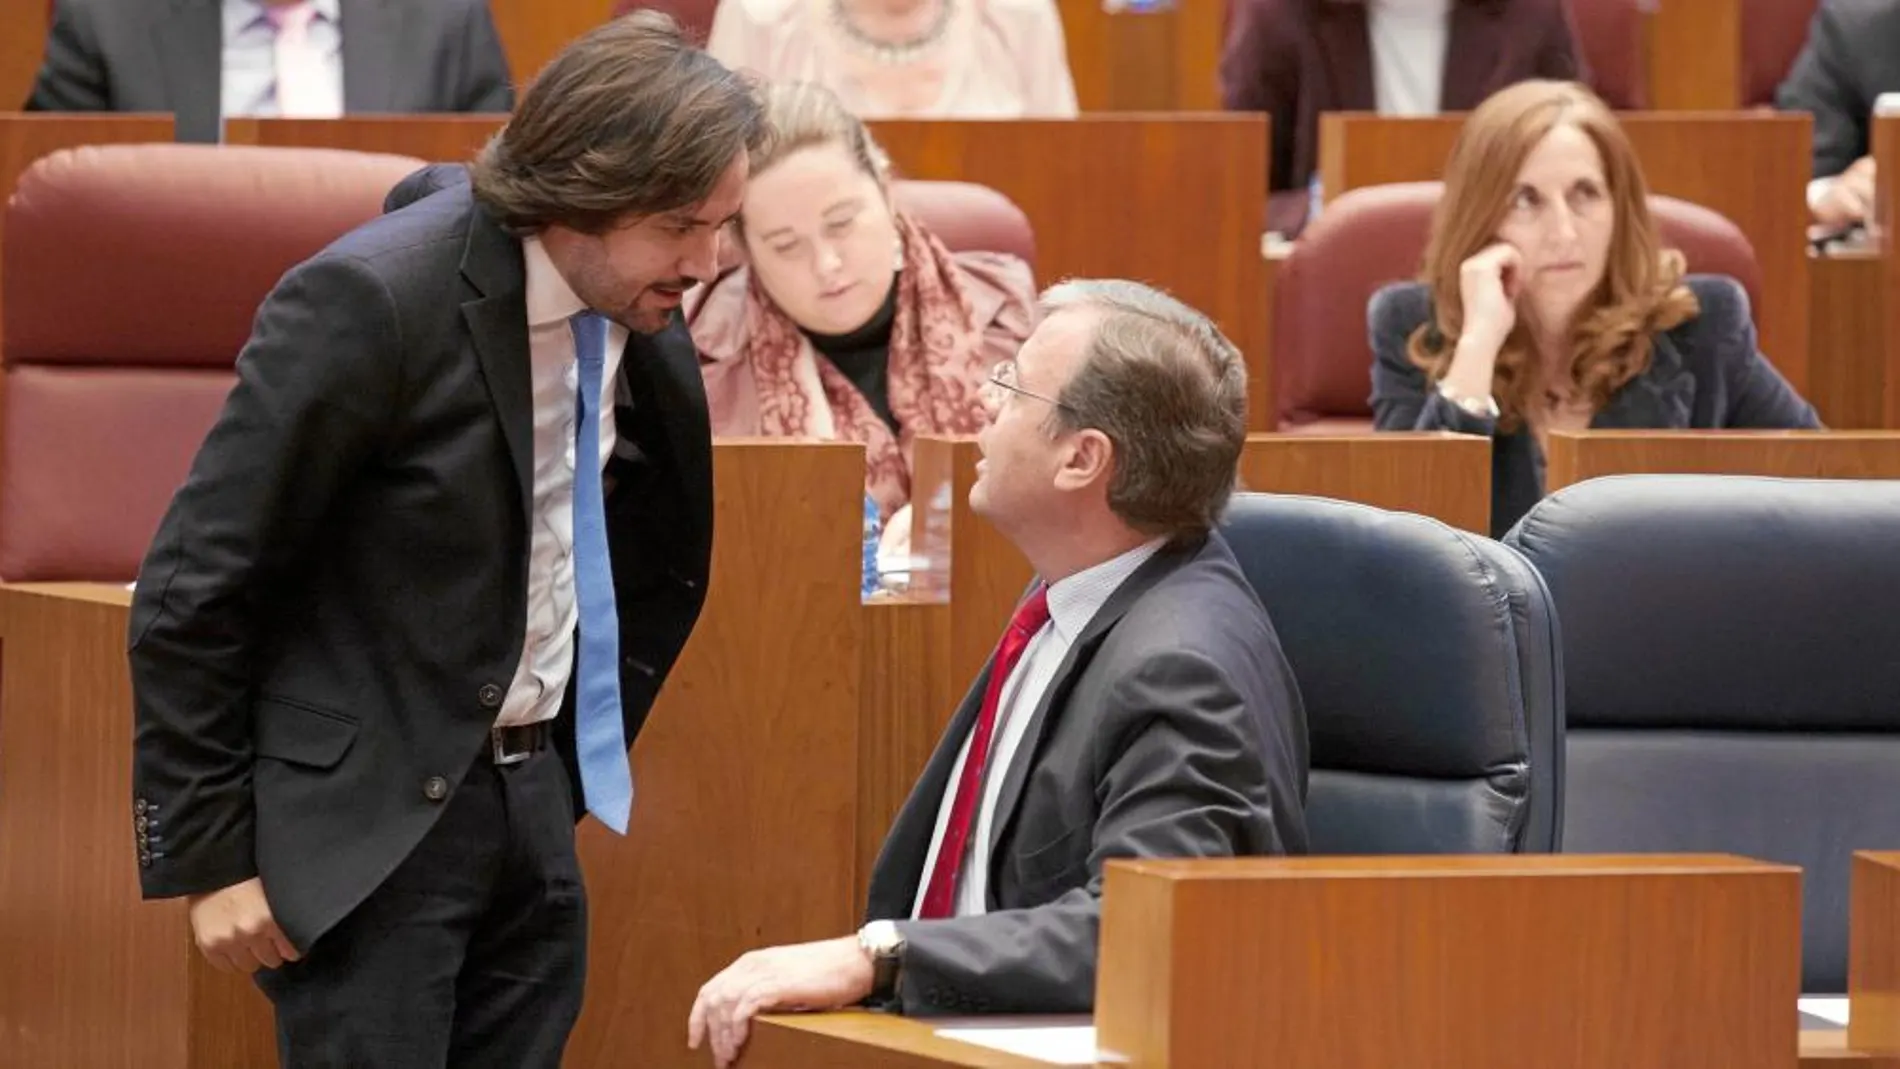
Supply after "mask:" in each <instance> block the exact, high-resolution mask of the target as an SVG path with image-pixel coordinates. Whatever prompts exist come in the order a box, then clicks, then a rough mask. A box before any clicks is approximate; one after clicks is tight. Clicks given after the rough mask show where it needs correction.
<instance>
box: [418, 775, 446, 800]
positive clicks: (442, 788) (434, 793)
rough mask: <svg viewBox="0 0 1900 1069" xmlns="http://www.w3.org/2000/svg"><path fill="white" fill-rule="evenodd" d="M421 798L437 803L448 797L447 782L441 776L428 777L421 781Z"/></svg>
mask: <svg viewBox="0 0 1900 1069" xmlns="http://www.w3.org/2000/svg"><path fill="white" fill-rule="evenodd" d="M422 796H423V797H424V798H427V799H428V800H429V801H431V802H439V801H441V800H442V799H444V798H447V797H448V796H449V781H448V780H445V779H443V778H442V777H441V776H430V777H429V778H428V779H426V780H423V781H422Z"/></svg>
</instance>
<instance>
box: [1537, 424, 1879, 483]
mask: <svg viewBox="0 0 1900 1069" xmlns="http://www.w3.org/2000/svg"><path fill="white" fill-rule="evenodd" d="M1645 474H1692V475H1768V476H1776V477H1780V478H1790V479H1900V431H1741V430H1736V431H1553V432H1551V435H1550V452H1549V456H1548V458H1547V466H1546V468H1545V477H1544V485H1545V490H1546V492H1550V493H1554V492H1556V491H1557V490H1559V489H1561V488H1563V487H1566V486H1569V485H1570V484H1572V483H1580V482H1583V481H1584V480H1586V479H1596V478H1600V477H1602V476H1605V475H1645Z"/></svg>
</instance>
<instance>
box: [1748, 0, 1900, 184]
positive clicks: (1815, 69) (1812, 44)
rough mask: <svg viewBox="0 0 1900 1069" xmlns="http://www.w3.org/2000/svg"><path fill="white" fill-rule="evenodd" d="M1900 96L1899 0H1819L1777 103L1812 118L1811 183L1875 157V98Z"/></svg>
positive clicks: (1776, 99) (1782, 85) (1777, 94)
mask: <svg viewBox="0 0 1900 1069" xmlns="http://www.w3.org/2000/svg"><path fill="white" fill-rule="evenodd" d="M1896 91H1900V0H1821V5H1820V6H1819V7H1818V8H1816V9H1815V11H1814V21H1812V22H1811V23H1809V24H1808V43H1807V44H1806V45H1803V46H1802V48H1801V54H1800V55H1799V56H1797V57H1796V58H1795V61H1794V67H1793V68H1791V69H1790V70H1789V71H1788V79H1787V81H1785V82H1782V83H1781V88H1780V90H1779V91H1777V92H1776V94H1775V103H1776V104H1777V105H1778V106H1780V107H1782V108H1784V109H1787V110H1790V111H1807V112H1813V113H1814V177H1816V178H1826V177H1828V176H1829V175H1836V174H1840V173H1841V172H1842V171H1845V170H1847V168H1848V166H1849V165H1850V164H1852V163H1853V162H1854V161H1855V160H1858V159H1860V158H1861V157H1862V156H1865V155H1867V153H1868V152H1870V151H1872V149H1871V147H1870V135H1869V125H1870V123H1869V117H1870V116H1871V115H1872V113H1873V109H1874V98H1876V97H1878V96H1879V95H1880V94H1882V93H1891V92H1896Z"/></svg>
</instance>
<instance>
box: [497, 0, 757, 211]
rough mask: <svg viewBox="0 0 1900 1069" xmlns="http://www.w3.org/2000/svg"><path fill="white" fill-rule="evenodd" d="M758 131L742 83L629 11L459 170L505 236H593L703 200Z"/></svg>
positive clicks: (564, 59) (750, 95)
mask: <svg viewBox="0 0 1900 1069" xmlns="http://www.w3.org/2000/svg"><path fill="white" fill-rule="evenodd" d="M765 133H766V127H765V118H764V110H763V108H762V107H761V105H760V101H759V97H758V94H757V92H756V90H755V88H754V86H753V85H752V84H751V82H749V81H748V80H747V79H745V78H743V77H741V76H740V75H738V74H735V73H733V72H732V71H729V70H727V69H726V68H725V67H723V66H721V65H720V63H719V61H718V60H715V59H713V58H712V57H711V56H710V55H707V54H706V53H705V52H703V51H701V50H700V49H698V48H695V47H693V45H692V44H691V42H689V41H688V40H687V38H686V36H685V34H684V33H682V32H681V30H680V28H679V26H678V25H677V24H676V23H674V21H673V20H672V19H671V18H669V17H667V16H666V15H663V14H660V13H659V12H655V11H636V12H634V13H632V14H630V15H625V16H622V17H621V18H617V19H615V20H613V21H612V22H609V23H607V24H606V25H604V26H600V27H597V28H595V29H594V30H592V31H591V32H589V33H587V34H586V35H585V36H583V37H581V38H580V39H578V40H576V41H575V42H574V43H573V44H570V45H568V46H567V47H566V48H565V49H563V50H562V51H561V53H560V54H559V55H557V56H555V57H554V59H553V60H552V61H551V62H549V63H548V65H547V66H546V67H545V68H543V69H542V71H541V73H540V75H539V76H538V77H536V78H535V80H534V84H533V85H531V86H529V87H528V90H527V92H526V93H525V94H523V96H522V98H521V103H520V104H519V105H518V106H517V107H516V108H515V113H514V116H513V117H512V118H510V119H509V121H508V125H507V126H505V127H503V128H502V129H501V131H500V132H499V133H497V134H496V135H495V136H494V137H493V138H491V139H490V140H489V142H488V144H487V145H486V146H485V147H484V148H483V149H482V151H481V153H480V155H478V156H477V157H476V158H475V162H474V164H473V165H472V166H471V167H470V168H469V171H470V178H471V180H472V182H473V184H474V187H475V196H476V198H477V199H479V200H480V201H481V203H482V204H483V205H484V206H486V207H487V208H488V210H489V211H491V212H493V213H494V214H495V215H496V216H498V217H499V218H500V219H501V221H502V224H503V225H504V226H506V227H508V228H509V229H510V230H513V231H516V232H518V233H532V232H534V231H537V230H540V229H542V228H543V227H546V226H550V225H560V226H565V227H569V228H571V229H574V230H578V231H581V232H582V233H587V234H598V233H601V232H602V231H605V230H608V229H610V228H612V227H613V226H615V225H616V224H618V223H620V222H622V221H623V220H625V219H626V218H627V217H629V216H633V217H639V216H647V215H655V214H658V213H661V212H670V211H677V210H678V209H680V208H685V207H689V206H691V205H694V204H698V203H699V202H701V201H703V200H705V199H706V198H707V197H708V196H710V195H711V193H712V191H713V188H714V187H715V186H716V185H718V183H719V179H720V176H722V175H724V174H725V172H726V169H727V168H728V167H730V166H731V165H732V162H733V161H734V160H735V159H737V158H738V157H739V154H740V153H742V152H745V153H749V152H751V151H752V150H753V149H755V148H757V147H758V146H759V145H760V143H761V142H762V141H763V140H764V138H765Z"/></svg>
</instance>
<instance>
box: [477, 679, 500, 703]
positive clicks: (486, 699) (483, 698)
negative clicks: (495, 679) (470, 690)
mask: <svg viewBox="0 0 1900 1069" xmlns="http://www.w3.org/2000/svg"><path fill="white" fill-rule="evenodd" d="M475 697H476V699H477V700H479V701H480V702H481V703H482V708H484V709H499V708H501V698H502V690H501V688H500V687H498V686H496V685H494V684H493V683H483V684H482V689H481V690H478V691H476V692H475Z"/></svg>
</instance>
